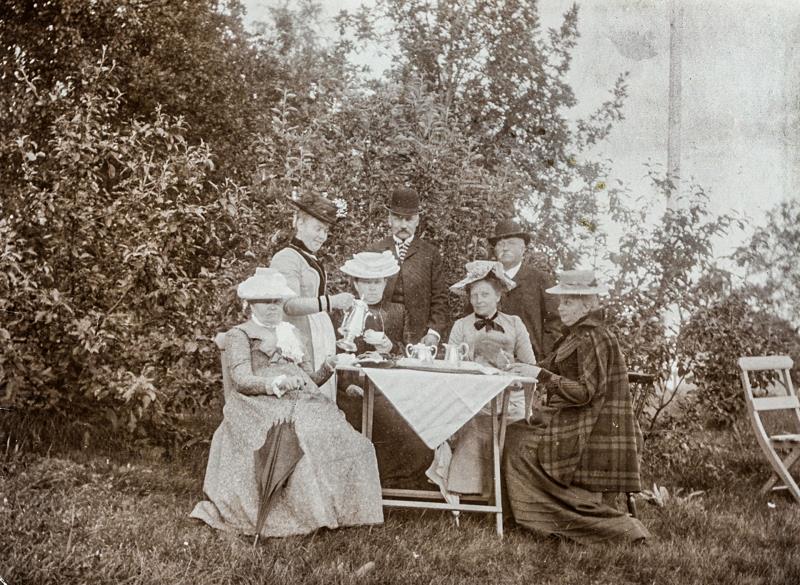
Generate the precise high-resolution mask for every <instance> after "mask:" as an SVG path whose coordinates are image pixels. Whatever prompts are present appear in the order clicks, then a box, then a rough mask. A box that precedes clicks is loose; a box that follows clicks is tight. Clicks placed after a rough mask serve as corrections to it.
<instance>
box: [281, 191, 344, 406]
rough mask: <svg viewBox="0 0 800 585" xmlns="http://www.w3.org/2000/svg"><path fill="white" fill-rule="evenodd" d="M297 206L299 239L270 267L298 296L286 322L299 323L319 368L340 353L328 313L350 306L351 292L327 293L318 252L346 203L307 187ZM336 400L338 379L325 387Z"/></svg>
mask: <svg viewBox="0 0 800 585" xmlns="http://www.w3.org/2000/svg"><path fill="white" fill-rule="evenodd" d="M289 203H290V204H291V205H292V206H293V207H294V208H295V214H294V219H293V226H294V237H293V238H292V240H291V242H290V243H289V245H288V246H286V247H285V248H283V249H281V250H279V251H278V252H276V253H275V255H274V256H273V257H272V261H271V263H270V267H271V268H274V269H276V270H278V271H280V272H281V273H282V274H283V275H284V277H286V281H287V283H288V285H289V288H291V289H292V290H293V291H294V292H295V293H296V295H297V296H296V297H294V298H292V299H290V300H289V301H287V302H286V305H285V306H284V311H285V313H286V317H287V321H289V322H290V323H291V324H293V325H294V326H295V327H297V328H298V329H299V330H300V332H301V334H302V336H303V339H304V342H305V344H306V349H307V352H308V355H309V359H310V360H311V363H312V365H313V366H314V367H315V368H317V367H319V366H320V365H321V364H322V363H323V362H324V361H325V359H326V358H327V357H328V356H331V355H333V354H335V353H336V333H335V332H334V330H333V324H332V323H331V319H330V316H329V313H330V312H331V311H332V310H334V309H342V310H346V309H349V308H350V306H351V305H352V304H353V295H352V294H350V293H339V294H336V295H330V294H328V275H327V273H326V272H325V267H324V266H323V265H322V263H321V262H320V260H319V258H318V257H317V252H318V251H319V249H320V248H321V247H322V245H323V244H324V243H325V241H326V240H327V239H328V230H329V229H330V227H331V226H332V225H334V224H335V223H336V222H337V221H338V220H339V219H341V218H342V217H344V215H345V213H346V210H347V205H346V203H345V202H344V201H341V200H335V201H331V200H329V199H328V198H327V197H325V196H324V195H323V194H321V193H315V192H312V191H303V192H301V193H295V194H293V196H292V197H291V198H289ZM322 391H323V393H324V394H326V395H327V396H328V397H329V398H330V399H331V400H335V397H336V383H335V380H334V379H331V380H330V381H328V383H326V384H325V386H324V387H323V388H322Z"/></svg>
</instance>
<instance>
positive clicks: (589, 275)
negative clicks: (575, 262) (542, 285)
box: [544, 270, 608, 295]
mask: <svg viewBox="0 0 800 585" xmlns="http://www.w3.org/2000/svg"><path fill="white" fill-rule="evenodd" d="M544 292H546V293H550V294H551V295H602V294H606V293H607V292H608V287H607V286H605V285H602V284H598V282H597V278H596V277H595V275H594V271H593V270H565V271H564V272H561V273H559V275H558V284H557V285H556V286H554V287H551V288H548V289H547V290H545V291H544Z"/></svg>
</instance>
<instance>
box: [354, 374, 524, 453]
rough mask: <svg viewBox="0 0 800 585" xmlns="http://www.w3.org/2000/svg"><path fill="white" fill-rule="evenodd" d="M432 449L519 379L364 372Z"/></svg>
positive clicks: (478, 375) (479, 375)
mask: <svg viewBox="0 0 800 585" xmlns="http://www.w3.org/2000/svg"><path fill="white" fill-rule="evenodd" d="M364 373H365V374H366V375H367V376H368V377H369V379H370V380H371V381H372V383H373V384H374V385H375V386H376V387H378V388H380V390H381V392H382V393H383V395H384V396H386V399H387V400H388V401H389V402H391V403H392V406H394V407H395V408H396V409H397V412H399V413H400V415H401V416H402V417H403V418H404V419H405V420H406V422H408V424H409V425H411V428H412V429H414V432H416V433H417V435H418V436H419V437H420V438H421V439H422V440H423V441H424V442H425V444H426V445H427V446H428V447H430V448H431V449H435V448H436V447H438V446H439V445H441V444H442V443H443V442H445V441H446V440H447V439H448V438H449V437H450V436H451V435H452V434H453V433H455V432H456V431H457V430H458V429H460V428H461V427H462V426H463V425H464V424H466V422H467V421H468V420H469V419H471V418H472V417H473V416H475V414H477V413H478V411H479V410H480V409H481V407H482V406H483V405H484V404H486V403H487V402H488V401H489V400H491V399H492V398H494V397H495V396H497V395H498V394H499V393H500V392H502V391H503V389H504V388H505V387H506V386H508V385H509V384H510V383H511V382H513V381H514V380H518V379H519V378H518V377H512V376H503V375H497V376H486V375H481V374H449V373H448V374H445V373H440V372H422V371H417V370H383V369H377V368H364Z"/></svg>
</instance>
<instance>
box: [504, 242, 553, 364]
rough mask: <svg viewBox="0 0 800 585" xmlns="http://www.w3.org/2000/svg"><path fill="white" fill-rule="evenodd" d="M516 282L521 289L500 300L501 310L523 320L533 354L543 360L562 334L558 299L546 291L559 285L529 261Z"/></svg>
mask: <svg viewBox="0 0 800 585" xmlns="http://www.w3.org/2000/svg"><path fill="white" fill-rule="evenodd" d="M514 282H516V283H517V286H516V288H514V289H512V290H510V291H509V292H507V293H506V294H505V296H504V297H503V299H502V300H501V301H500V310H501V311H502V312H503V313H507V314H509V315H516V316H518V317H519V318H520V319H522V322H523V323H525V328H526V329H527V330H528V335H529V336H530V338H531V345H532V346H533V353H534V354H535V355H536V359H538V360H541V359H543V358H544V357H545V356H547V355H549V354H550V351H551V350H552V349H553V343H554V342H555V340H556V339H557V338H558V336H559V335H560V334H561V333H560V332H561V319H560V318H559V316H558V297H557V296H555V295H550V294H547V293H545V292H544V291H545V289H546V288H549V287H551V286H553V285H554V284H555V282H554V281H553V279H552V278H551V277H549V276H548V275H547V274H545V273H544V272H542V271H541V270H537V269H536V268H534V267H533V264H532V263H531V262H530V260H529V259H527V258H525V260H523V262H522V266H521V267H520V269H519V272H517V274H516V275H515V276H514Z"/></svg>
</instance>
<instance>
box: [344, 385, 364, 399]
mask: <svg viewBox="0 0 800 585" xmlns="http://www.w3.org/2000/svg"><path fill="white" fill-rule="evenodd" d="M344 392H345V394H347V395H348V396H349V397H351V398H361V397H362V396H364V390H363V389H362V388H361V386H356V385H355V384H350V385H349V386H348V387H347V388H345V391H344Z"/></svg>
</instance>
